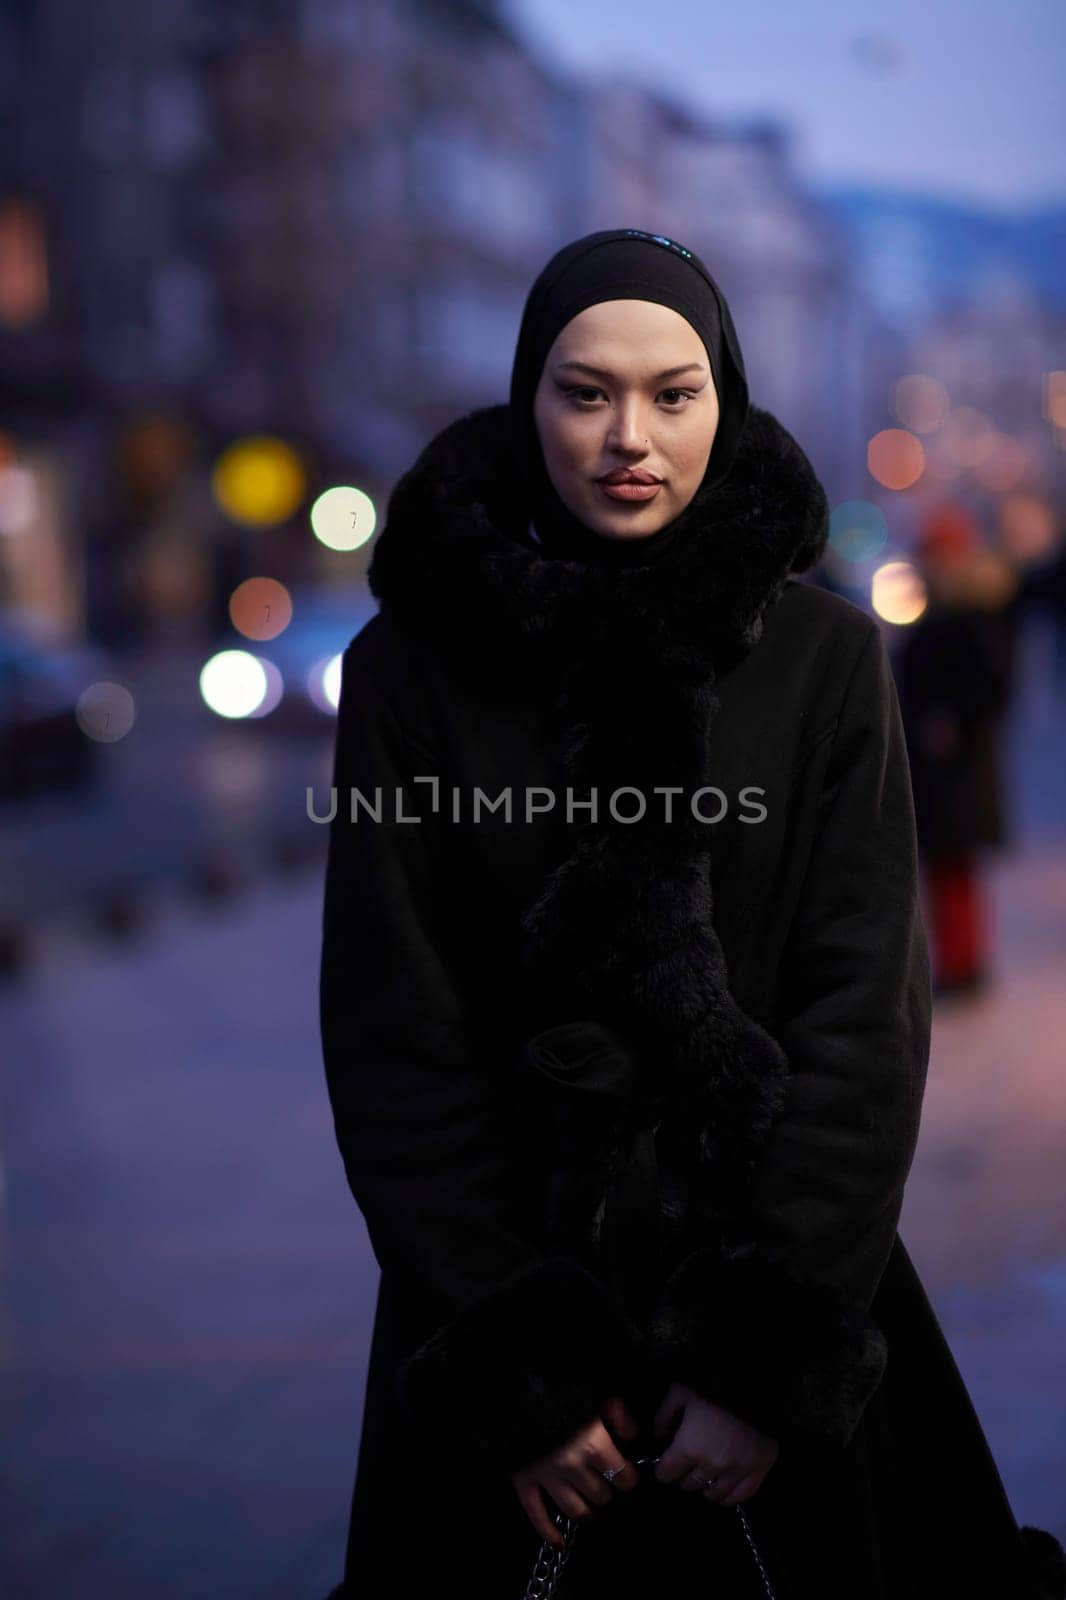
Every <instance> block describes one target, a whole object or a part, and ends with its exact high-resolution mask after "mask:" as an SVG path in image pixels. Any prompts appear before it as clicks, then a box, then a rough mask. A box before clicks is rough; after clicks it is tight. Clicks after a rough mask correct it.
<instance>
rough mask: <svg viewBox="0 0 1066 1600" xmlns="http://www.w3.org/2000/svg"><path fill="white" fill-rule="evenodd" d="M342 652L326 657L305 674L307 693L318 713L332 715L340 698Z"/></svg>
mask: <svg viewBox="0 0 1066 1600" xmlns="http://www.w3.org/2000/svg"><path fill="white" fill-rule="evenodd" d="M342 655H343V652H342V651H338V652H337V653H336V655H332V656H326V657H325V658H324V659H323V660H321V661H316V662H315V665H314V666H313V667H312V668H311V670H310V672H309V673H308V674H307V693H308V695H309V696H310V699H311V701H312V702H313V704H315V705H316V706H317V707H318V709H319V710H320V711H326V712H329V713H331V714H332V713H334V712H335V711H336V709H337V707H338V705H339V704H340V698H341V658H342Z"/></svg>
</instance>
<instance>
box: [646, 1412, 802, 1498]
mask: <svg viewBox="0 0 1066 1600" xmlns="http://www.w3.org/2000/svg"><path fill="white" fill-rule="evenodd" d="M675 1423H676V1431H674V1436H673V1438H672V1439H671V1440H670V1443H669V1444H668V1445H667V1446H666V1448H665V1449H664V1451H663V1453H662V1455H661V1456H660V1457H659V1460H658V1463H657V1464H656V1467H655V1476H656V1478H657V1479H658V1480H659V1482H660V1483H676V1484H678V1485H679V1487H680V1488H682V1489H684V1490H686V1491H687V1492H688V1493H690V1494H696V1493H699V1494H702V1495H703V1496H704V1498H705V1499H707V1500H715V1501H717V1502H718V1504H719V1505H723V1506H737V1505H740V1504H741V1502H742V1501H744V1500H750V1499H751V1497H752V1495H753V1494H755V1493H756V1491H757V1490H758V1488H759V1486H760V1485H761V1484H762V1482H763V1480H764V1478H765V1477H766V1475H767V1473H768V1472H769V1471H770V1468H771V1467H772V1466H773V1464H774V1462H775V1461H776V1460H777V1457H778V1455H779V1454H780V1448H781V1447H780V1445H779V1444H778V1442H777V1440H776V1439H772V1438H771V1437H770V1436H769V1434H766V1433H760V1432H759V1430H758V1428H753V1427H752V1426H751V1424H750V1423H748V1422H744V1421H742V1420H741V1418H740V1417H735V1416H734V1415H733V1414H732V1412H731V1411H726V1410H724V1408H723V1407H722V1406H718V1405H715V1404H714V1402H713V1401H711V1400H705V1399H704V1398H703V1396H702V1395H698V1394H695V1393H694V1392H693V1390H691V1389H688V1388H686V1387H685V1385H684V1384H682V1383H672V1384H671V1385H670V1387H669V1389H668V1390H667V1391H666V1394H665V1396H664V1397H663V1401H662V1404H661V1405H660V1406H659V1409H658V1411H657V1412H656V1413H655V1421H654V1423H653V1424H652V1427H653V1431H654V1432H655V1434H656V1435H657V1436H665V1435H666V1434H668V1433H670V1432H671V1430H673V1429H674V1426H675Z"/></svg>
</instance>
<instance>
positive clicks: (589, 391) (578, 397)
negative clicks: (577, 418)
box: [566, 386, 693, 411]
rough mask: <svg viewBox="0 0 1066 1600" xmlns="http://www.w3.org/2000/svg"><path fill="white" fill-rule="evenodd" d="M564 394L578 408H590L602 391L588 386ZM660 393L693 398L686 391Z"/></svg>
mask: <svg viewBox="0 0 1066 1600" xmlns="http://www.w3.org/2000/svg"><path fill="white" fill-rule="evenodd" d="M566 392H567V395H568V396H569V398H570V399H571V400H575V401H576V402H577V404H578V405H579V406H590V405H594V404H595V397H596V396H597V395H598V394H602V393H603V390H602V389H593V388H592V387H590V386H583V387H581V388H579V389H568V390H567V391H566ZM662 393H663V394H664V395H671V394H672V395H678V396H680V397H681V398H682V399H684V400H691V399H692V398H693V396H692V395H691V394H690V393H689V391H688V390H687V389H663V390H662ZM585 395H591V396H592V398H591V399H584V398H582V397H583V396H585ZM684 409H685V408H684V406H682V405H678V404H677V403H676V402H673V403H671V404H669V405H668V406H667V410H668V411H683V410H684Z"/></svg>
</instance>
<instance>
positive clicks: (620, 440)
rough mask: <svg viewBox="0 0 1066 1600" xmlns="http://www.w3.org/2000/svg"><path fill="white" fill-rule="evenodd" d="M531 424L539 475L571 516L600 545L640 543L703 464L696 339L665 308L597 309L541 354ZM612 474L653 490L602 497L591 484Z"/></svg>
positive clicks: (667, 517) (709, 405)
mask: <svg viewBox="0 0 1066 1600" xmlns="http://www.w3.org/2000/svg"><path fill="white" fill-rule="evenodd" d="M674 368H679V369H682V370H678V371H674V370H673V369H674ZM589 369H595V370H594V371H592V370H589ZM667 374H669V376H667ZM533 416H534V420H535V422H536V426H537V433H538V435H539V436H540V443H541V449H542V451H543V454H544V464H545V466H546V468H547V470H548V476H549V477H550V478H551V481H552V483H553V484H554V486H555V490H556V492H557V494H558V495H559V498H560V499H561V500H562V501H563V503H564V505H566V506H567V507H568V509H569V510H570V511H572V512H573V514H574V516H576V517H578V518H579V519H580V521H582V522H583V523H584V524H585V526H586V527H588V528H591V529H593V530H594V531H595V532H596V533H601V534H603V535H604V537H605V538H608V539H641V538H646V537H647V536H648V535H649V534H652V533H656V532H657V531H658V530H659V529H660V528H663V527H665V526H666V524H667V523H668V522H672V521H673V520H674V518H675V517H676V516H678V515H679V514H680V513H681V512H682V511H683V510H684V509H685V507H686V506H687V505H688V503H689V501H690V500H691V499H692V497H693V495H694V494H695V493H696V490H697V489H698V488H699V485H700V482H701V481H702V479H703V474H704V472H705V471H706V469H707V462H708V460H709V459H710V454H711V446H712V445H713V443H714V436H715V433H716V432H717V429H718V417H719V409H718V395H717V393H716V391H715V387H714V380H713V378H712V377H711V368H710V362H709V361H708V359H707V351H706V349H705V348H704V344H703V340H702V339H701V338H700V336H699V334H698V333H697V332H696V330H695V328H694V327H693V326H692V324H691V323H690V322H686V320H685V318H684V317H683V316H681V314H680V312H677V311H674V310H672V309H671V307H670V306H663V305H660V304H659V303H658V302H657V301H652V300H601V301H600V302H599V304H597V305H594V306H589V307H588V308H587V309H586V310H584V311H582V312H579V313H578V315H577V316H576V317H573V318H571V320H570V321H569V322H568V323H567V325H566V327H565V328H563V329H562V330H561V332H560V333H559V334H558V336H557V338H556V340H555V343H554V344H553V345H552V347H551V349H550V350H549V351H548V355H547V358H546V360H545V362H544V370H543V372H542V373H541V375H540V381H539V383H538V384H537V391H536V394H535V395H534V397H533ZM616 468H620V469H623V470H624V469H627V468H632V469H633V470H634V471H635V472H637V473H638V474H650V475H652V476H654V478H655V479H657V480H658V487H657V488H656V489H655V490H654V492H653V493H650V494H649V495H648V496H647V497H644V498H640V499H637V498H630V499H624V498H622V497H621V496H618V497H615V496H612V495H610V494H608V493H607V492H606V490H605V489H604V487H602V486H601V484H600V483H599V482H598V481H597V480H598V479H599V478H600V477H601V476H602V475H603V474H605V473H611V472H613V471H614V470H615V469H616Z"/></svg>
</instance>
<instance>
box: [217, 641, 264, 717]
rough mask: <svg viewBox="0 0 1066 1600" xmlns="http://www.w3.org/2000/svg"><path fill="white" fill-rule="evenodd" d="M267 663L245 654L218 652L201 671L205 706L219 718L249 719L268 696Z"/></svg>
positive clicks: (241, 652)
mask: <svg viewBox="0 0 1066 1600" xmlns="http://www.w3.org/2000/svg"><path fill="white" fill-rule="evenodd" d="M267 687H268V684H267V671H266V663H265V662H263V661H261V660H260V659H259V657H258V656H253V655H252V654H251V652H250V651H248V650H220V651H219V652H218V653H217V655H213V656H212V657H211V658H210V660H208V661H206V662H205V663H204V666H203V667H202V668H201V671H200V693H201V695H202V696H203V699H204V703H205V704H206V705H207V706H209V707H210V709H211V710H212V711H214V712H215V713H216V715H218V716H220V717H250V716H252V715H253V713H254V712H255V711H256V710H257V709H258V708H259V706H261V705H262V704H263V702H264V700H265V699H266V696H267Z"/></svg>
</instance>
